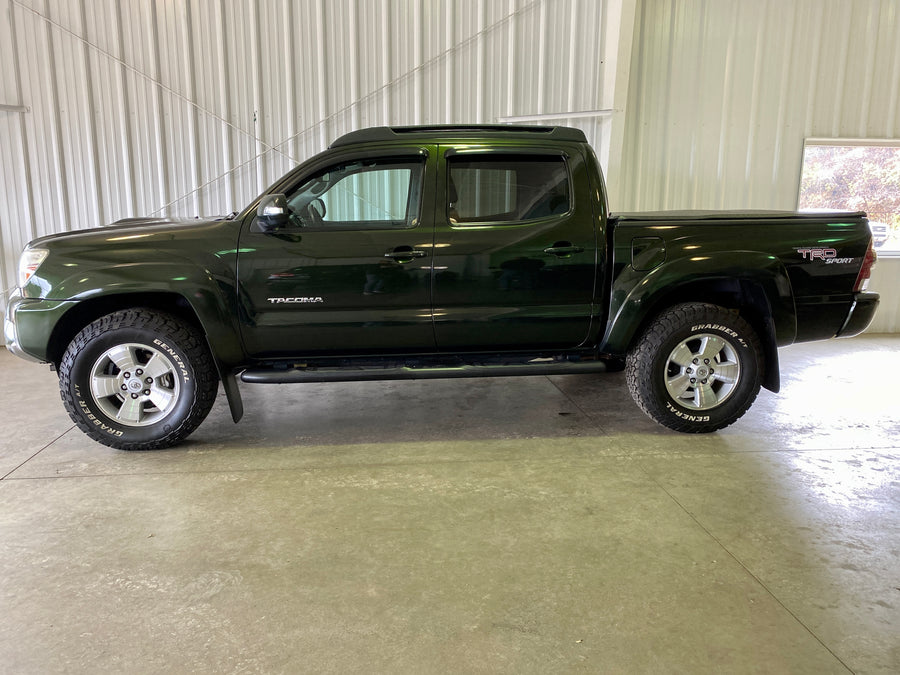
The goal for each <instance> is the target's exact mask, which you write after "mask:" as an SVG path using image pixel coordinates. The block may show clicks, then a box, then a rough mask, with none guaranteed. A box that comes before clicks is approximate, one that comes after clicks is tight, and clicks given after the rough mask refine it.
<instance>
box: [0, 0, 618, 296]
mask: <svg viewBox="0 0 900 675" xmlns="http://www.w3.org/2000/svg"><path fill="white" fill-rule="evenodd" d="M626 1H630V0H626ZM622 2H623V0H599V1H598V0H458V1H449V0H448V1H446V2H439V1H436V0H258V1H256V0H175V1H172V2H155V1H153V0H129V2H120V1H119V0H0V56H2V59H0V61H2V63H0V75H2V88H0V92H2V96H3V98H2V99H0V103H2V104H6V105H12V104H16V105H18V104H24V105H26V106H28V108H29V111H28V112H25V113H21V112H10V111H6V110H4V111H0V160H2V166H0V199H2V202H0V235H2V241H0V245H2V253H3V255H2V269H0V282H2V285H3V287H4V288H8V287H10V286H11V285H12V284H13V281H14V274H15V271H14V267H15V261H16V258H17V256H18V253H19V251H20V250H21V248H22V246H23V245H24V244H25V243H26V242H27V241H28V240H29V239H31V238H32V237H34V236H39V235H43V234H48V233H52V232H60V231H66V230H72V229H79V228H85V227H92V226H95V225H98V224H105V223H109V222H112V221H114V220H117V219H119V218H123V217H128V216H135V215H161V214H172V215H187V216H193V215H199V214H212V213H227V212H228V211H231V210H235V209H239V208H241V206H242V205H243V204H245V203H247V202H248V201H249V200H251V199H252V198H253V197H254V196H255V195H256V194H258V193H259V192H261V191H262V190H263V189H264V188H265V187H266V186H267V185H269V184H270V183H271V182H273V181H274V180H275V179H276V178H277V177H278V176H280V175H281V174H283V173H284V172H285V171H287V170H288V169H289V168H291V167H292V166H295V165H296V164H297V163H299V162H300V161H302V160H303V159H305V158H307V157H309V156H311V155H313V154H314V153H316V152H318V151H321V150H322V149H324V148H325V147H326V146H327V144H328V143H329V142H330V141H331V140H333V139H334V138H336V137H337V136H338V135H340V134H342V133H345V132H347V131H351V130H353V129H357V128H360V127H364V126H372V125H379V124H417V123H427V124H438V123H476V122H484V123H492V122H496V121H498V120H501V119H503V118H506V117H510V116H523V115H524V116H534V115H539V114H552V115H557V114H558V115H561V116H560V117H558V118H553V119H548V120H547V121H546V122H545V123H556V124H564V123H566V122H569V123H572V124H574V125H576V126H580V127H581V128H583V129H585V131H586V132H587V134H588V136H589V138H590V139H591V140H592V141H593V142H594V143H595V145H598V146H601V145H602V144H605V142H606V140H605V139H607V138H608V135H609V129H608V127H609V119H608V118H606V117H602V116H601V117H595V118H581V119H574V120H567V118H565V117H564V116H562V115H564V114H565V113H567V112H577V111H585V110H589V111H590V110H600V109H603V108H610V107H612V101H610V100H604V92H605V90H606V91H607V92H608V91H609V83H610V81H611V80H612V78H613V77H614V75H615V63H614V60H613V61H612V62H611V61H610V59H609V58H608V57H605V56H604V55H605V54H607V53H608V52H609V48H608V47H609V45H610V44H615V42H616V39H617V35H616V33H615V31H617V30H618V22H617V21H616V20H615V19H616V13H617V12H619V11H620V7H621V4H622ZM610 16H611V17H612V18H609V17H610ZM613 53H614V50H613ZM598 150H599V152H600V154H601V157H603V158H605V154H604V152H605V149H604V148H603V147H598ZM3 302H5V299H4V301H3Z"/></svg>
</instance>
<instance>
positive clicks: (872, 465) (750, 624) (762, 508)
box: [0, 336, 900, 675]
mask: <svg viewBox="0 0 900 675" xmlns="http://www.w3.org/2000/svg"><path fill="white" fill-rule="evenodd" d="M781 358H782V371H783V382H784V386H783V389H782V393H781V394H779V395H773V394H771V393H769V392H762V393H761V394H760V398H759V399H758V400H757V402H756V404H755V406H754V407H753V408H752V409H751V411H750V412H749V413H748V414H747V415H746V416H745V417H744V418H743V419H742V420H741V421H740V422H738V423H737V424H736V425H735V426H733V427H731V428H729V429H727V430H725V431H722V432H720V433H718V434H715V435H710V436H703V437H695V436H688V435H680V434H676V433H674V432H669V431H668V430H665V429H663V428H661V427H658V426H656V425H655V424H653V423H652V422H650V421H649V420H647V419H646V418H645V417H644V416H643V415H642V414H641V413H640V412H639V410H638V409H637V407H636V406H635V405H634V404H633V403H632V402H631V399H630V397H629V396H628V393H627V390H626V387H625V383H624V377H623V376H622V374H615V375H608V376H600V377H597V376H564V377H551V378H546V377H531V378H518V379H507V378H503V379H486V380H468V381H466V380H455V381H430V382H413V383H409V382H406V383H398V382H386V383H366V384H331V385H325V384H317V385H305V386H302V385H300V386H248V385H243V388H242V390H243V393H244V397H245V403H246V408H247V414H246V417H245V419H244V421H242V422H241V423H240V424H239V425H237V426H235V425H233V424H232V423H231V421H230V418H229V415H228V411H227V406H226V405H225V402H224V399H222V398H221V395H220V399H219V401H218V402H217V404H216V407H215V408H214V410H213V413H212V415H211V416H210V418H209V419H208V420H207V421H206V423H205V424H204V425H203V426H202V427H201V428H200V429H199V431H198V432H196V433H195V434H194V436H192V438H191V439H190V440H189V442H188V443H186V444H185V445H183V446H182V447H180V448H176V449H172V450H168V451H158V452H151V453H125V452H118V451H114V450H111V449H109V448H106V447H104V446H101V445H97V444H95V443H93V442H91V441H90V440H88V439H87V438H86V437H85V436H84V435H82V434H81V433H80V432H79V431H78V430H77V429H74V428H73V425H72V424H71V423H70V422H69V419H68V417H67V416H66V414H65V412H64V410H63V407H62V404H61V402H60V400H59V396H58V394H57V390H56V378H55V375H53V374H52V373H50V372H49V371H48V370H47V369H46V367H44V366H37V365H33V364H28V363H25V362H22V361H19V360H18V359H16V358H14V357H12V356H10V355H9V354H8V353H6V351H5V350H0V409H2V413H3V417H2V419H3V421H4V422H3V424H4V429H3V435H2V438H0V476H2V480H0V603H2V605H0V607H2V611H0V671H3V672H9V673H49V672H66V673H107V672H116V673H126V672H127V673H144V672H149V673H176V672H177V673H186V672H215V673H253V672H265V673H278V672H285V673H293V672H315V673H348V672H379V673H446V672H452V673H481V672H491V673H564V672H565V673H569V672H590V673H595V672H604V673H634V672H640V673H647V672H659V673H670V672H682V673H711V672H728V673H743V672H758V673H816V674H817V675H818V674H820V673H846V672H854V673H897V672H900V464H898V460H900V393H898V389H897V386H898V385H897V383H898V382H900V337H887V336H871V337H862V338H856V339H853V340H835V341H831V342H827V343H817V344H810V345H802V346H794V347H790V348H787V349H784V350H782V352H781Z"/></svg>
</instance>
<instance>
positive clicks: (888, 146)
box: [798, 139, 900, 254]
mask: <svg viewBox="0 0 900 675" xmlns="http://www.w3.org/2000/svg"><path fill="white" fill-rule="evenodd" d="M798 208H799V209H800V210H801V211H811V210H822V209H827V210H832V209H838V210H850V211H865V212H866V214H867V215H868V216H869V225H870V227H871V228H872V235H873V239H874V242H875V249H876V250H877V251H878V253H879V254H886V253H890V254H900V141H896V140H871V139H859V140H857V139H852V140H848V139H807V141H806V143H805V145H804V149H803V170H802V174H801V177H800V196H799V199H798Z"/></svg>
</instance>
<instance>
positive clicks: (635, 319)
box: [600, 252, 797, 392]
mask: <svg viewBox="0 0 900 675" xmlns="http://www.w3.org/2000/svg"><path fill="white" fill-rule="evenodd" d="M691 262H692V261H690V260H683V259H682V260H676V261H673V262H672V263H667V264H664V265H662V266H660V267H659V268H657V269H656V270H653V272H650V273H648V274H647V275H645V276H644V277H643V278H642V279H641V280H640V281H639V282H638V283H635V284H634V285H633V286H632V287H631V288H630V289H627V290H626V289H616V288H615V284H614V288H613V294H612V297H613V298H616V297H617V296H618V298H619V301H618V302H614V303H613V306H611V307H610V318H609V320H608V322H607V326H606V332H605V334H604V336H603V338H602V340H601V344H600V351H601V352H604V353H609V354H612V355H624V354H626V353H627V352H628V350H629V349H631V347H633V346H634V344H635V343H636V341H637V340H638V339H639V338H640V336H641V335H643V333H644V331H646V329H647V327H648V326H649V325H650V324H651V323H652V321H653V320H654V319H655V318H656V317H657V316H659V314H660V313H661V312H663V311H665V310H666V309H668V308H669V307H673V306H675V305H679V304H683V303H689V302H704V303H710V304H714V305H718V306H720V307H723V308H725V309H729V310H732V311H736V312H737V313H739V314H740V315H741V316H742V317H743V318H744V319H745V320H746V321H747V322H748V323H749V324H750V325H751V327H752V328H753V329H754V331H756V333H757V335H758V336H759V339H760V342H761V344H762V349H763V360H764V363H763V377H762V384H763V386H764V387H765V388H766V389H769V390H770V391H774V392H777V391H778V390H779V388H780V374H779V366H778V347H779V346H782V345H787V344H791V343H793V341H794V337H795V335H796V330H797V321H796V311H795V308H794V300H793V295H792V292H791V285H790V281H789V279H788V276H787V271H786V270H785V269H784V266H783V265H782V264H781V263H780V261H778V260H777V259H773V258H772V257H771V256H768V255H765V256H763V255H762V254H757V253H754V252H734V253H731V254H727V255H719V256H716V257H714V258H712V259H710V260H708V261H704V269H703V271H702V272H697V271H695V270H693V269H691V265H690V263H691Z"/></svg>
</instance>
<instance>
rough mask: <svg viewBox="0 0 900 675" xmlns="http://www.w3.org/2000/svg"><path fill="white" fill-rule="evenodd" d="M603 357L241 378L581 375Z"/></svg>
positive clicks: (304, 370) (594, 369)
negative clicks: (597, 358)
mask: <svg viewBox="0 0 900 675" xmlns="http://www.w3.org/2000/svg"><path fill="white" fill-rule="evenodd" d="M606 371H607V365H606V363H605V362H603V361H550V360H548V361H546V362H543V361H542V362H540V363H534V362H529V363H516V364H503V365H497V364H494V365H473V364H460V365H455V366H421V367H414V366H398V367H386V368H380V367H377V366H360V367H355V368H353V367H350V368H334V367H332V368H328V367H322V368H319V367H313V366H306V367H299V368H288V369H284V368H281V369H279V368H250V369H248V370H245V371H244V372H242V373H241V380H242V381H243V382H247V383H250V384H291V383H295V382H371V381H376V380H438V379H449V378H459V377H515V376H520V375H581V374H588V373H605V372H606Z"/></svg>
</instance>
